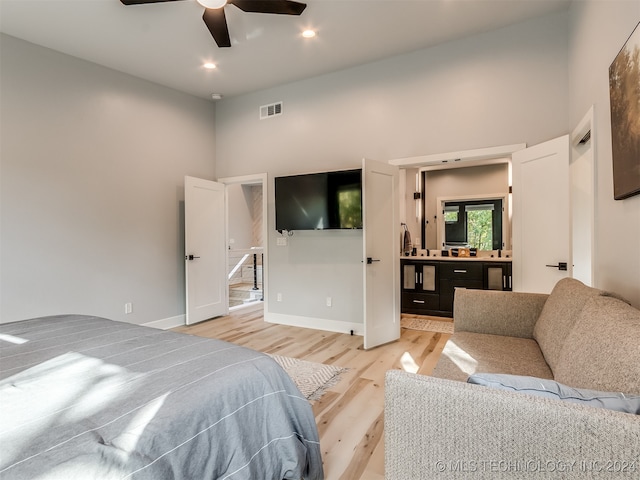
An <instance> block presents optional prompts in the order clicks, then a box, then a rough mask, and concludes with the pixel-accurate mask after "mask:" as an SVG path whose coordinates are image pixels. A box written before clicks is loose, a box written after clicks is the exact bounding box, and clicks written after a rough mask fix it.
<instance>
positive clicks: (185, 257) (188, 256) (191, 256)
mask: <svg viewBox="0 0 640 480" xmlns="http://www.w3.org/2000/svg"><path fill="white" fill-rule="evenodd" d="M194 258H200V257H196V256H195V255H185V256H184V259H185V260H193V259H194Z"/></svg>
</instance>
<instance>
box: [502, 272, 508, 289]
mask: <svg viewBox="0 0 640 480" xmlns="http://www.w3.org/2000/svg"><path fill="white" fill-rule="evenodd" d="M502 288H507V276H506V275H502Z"/></svg>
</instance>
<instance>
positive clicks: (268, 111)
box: [260, 102, 282, 120]
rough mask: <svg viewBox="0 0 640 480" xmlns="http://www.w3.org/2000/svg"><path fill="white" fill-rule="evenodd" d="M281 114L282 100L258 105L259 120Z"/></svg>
mask: <svg viewBox="0 0 640 480" xmlns="http://www.w3.org/2000/svg"><path fill="white" fill-rule="evenodd" d="M276 115H282V102H278V103H272V104H271V105H263V106H261V107H260V120H264V119H265V118H271V117H275V116H276Z"/></svg>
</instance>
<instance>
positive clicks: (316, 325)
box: [264, 311, 364, 336]
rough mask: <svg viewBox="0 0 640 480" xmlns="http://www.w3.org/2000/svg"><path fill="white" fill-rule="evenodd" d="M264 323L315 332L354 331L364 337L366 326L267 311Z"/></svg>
mask: <svg viewBox="0 0 640 480" xmlns="http://www.w3.org/2000/svg"><path fill="white" fill-rule="evenodd" d="M264 321H265V322H269V323H277V324H280V325H289V326H292V327H302V328H313V329H314V330H325V331H328V332H336V333H351V332H352V331H353V335H359V336H362V335H364V324H363V323H356V322H342V321H340V320H327V319H325V318H311V317H301V316H298V315H286V314H282V313H271V312H267V311H265V312H264Z"/></svg>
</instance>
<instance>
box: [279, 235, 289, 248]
mask: <svg viewBox="0 0 640 480" xmlns="http://www.w3.org/2000/svg"><path fill="white" fill-rule="evenodd" d="M276 245H278V246H279V247H286V246H287V237H278V240H277V241H276Z"/></svg>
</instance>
